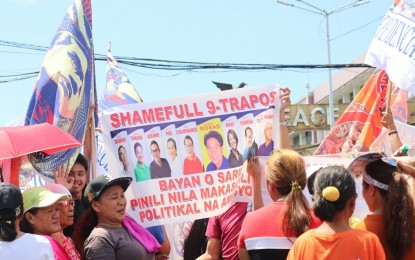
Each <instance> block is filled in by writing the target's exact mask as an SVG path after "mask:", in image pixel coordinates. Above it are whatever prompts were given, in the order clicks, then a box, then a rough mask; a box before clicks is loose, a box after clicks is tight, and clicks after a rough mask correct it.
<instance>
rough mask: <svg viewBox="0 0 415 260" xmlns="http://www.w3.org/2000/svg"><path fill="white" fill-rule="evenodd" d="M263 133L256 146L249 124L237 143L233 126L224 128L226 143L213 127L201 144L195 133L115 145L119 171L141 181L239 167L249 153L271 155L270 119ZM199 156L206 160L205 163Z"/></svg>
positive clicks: (272, 142)
mask: <svg viewBox="0 0 415 260" xmlns="http://www.w3.org/2000/svg"><path fill="white" fill-rule="evenodd" d="M263 133H264V136H263V138H261V139H263V143H262V144H261V145H260V146H259V147H258V145H257V143H256V142H255V140H254V130H253V129H252V128H251V127H249V126H248V127H246V128H245V129H244V130H243V135H244V139H245V142H244V144H240V142H239V140H240V139H239V138H238V134H237V133H236V131H235V130H234V129H228V130H227V133H226V141H227V143H225V142H224V138H223V136H222V134H221V133H220V132H219V131H215V130H212V131H209V132H207V133H206V134H205V135H204V136H203V140H200V143H199V137H198V136H197V135H196V134H194V135H186V136H184V138H183V142H182V143H177V142H176V140H175V139H174V138H172V137H169V138H167V140H166V141H165V142H162V141H160V140H148V141H140V142H137V141H132V142H131V143H129V144H127V143H125V144H122V145H119V146H118V159H119V161H120V167H121V168H122V169H121V174H122V176H125V175H128V176H131V177H133V176H134V177H135V180H136V181H137V182H140V181H145V180H149V179H157V178H167V177H180V176H183V175H186V174H193V173H201V172H208V171H215V170H223V169H228V168H233V167H237V166H241V165H242V164H243V162H244V161H245V160H246V158H247V157H248V156H249V155H259V156H269V155H270V154H271V152H272V151H273V146H274V141H273V140H272V123H271V122H266V123H265V124H264V125H263ZM201 139H202V138H201ZM163 143H164V145H163ZM179 145H182V151H184V152H183V154H184V156H179V152H178V150H179V149H178V148H179V147H180V146H179ZM241 146H243V148H242V149H240V148H238V147H241ZM147 147H148V150H147V149H146V148H147ZM201 147H203V149H205V157H206V158H204V157H203V156H202V152H201V151H202V149H201ZM183 148H184V149H183ZM224 148H225V149H224ZM130 149H131V150H132V151H133V154H134V155H135V156H134V159H135V160H134V159H133V160H134V161H135V162H134V163H133V164H132V165H134V166H133V167H132V166H131V164H130V161H131V159H129V156H128V152H127V151H130ZM163 150H164V151H163ZM148 151H150V153H151V158H150V157H148ZM166 151H167V154H166ZM226 151H229V152H228V154H229V155H228V156H226V154H225V153H226ZM240 151H242V153H241V152H240ZM181 158H182V159H181ZM201 158H202V159H205V160H204V162H205V163H203V161H202V160H201ZM150 160H151V161H150Z"/></svg>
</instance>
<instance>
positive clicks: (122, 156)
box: [118, 145, 132, 177]
mask: <svg viewBox="0 0 415 260" xmlns="http://www.w3.org/2000/svg"><path fill="white" fill-rule="evenodd" d="M118 159H119V160H120V162H121V164H122V171H121V176H120V177H125V176H129V177H132V171H131V169H130V164H129V163H128V156H127V150H126V149H125V147H124V146H122V145H120V147H118ZM130 175H131V176H130Z"/></svg>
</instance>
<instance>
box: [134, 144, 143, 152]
mask: <svg viewBox="0 0 415 260" xmlns="http://www.w3.org/2000/svg"><path fill="white" fill-rule="evenodd" d="M137 147H141V149H143V147H142V146H141V144H140V143H139V142H137V143H135V144H134V152H135V150H136V149H137Z"/></svg>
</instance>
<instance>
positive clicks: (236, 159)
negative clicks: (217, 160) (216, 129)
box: [227, 129, 244, 168]
mask: <svg viewBox="0 0 415 260" xmlns="http://www.w3.org/2000/svg"><path fill="white" fill-rule="evenodd" d="M227 137H228V144H229V147H230V148H231V150H230V152H229V157H228V164H229V168H233V167H237V166H241V165H242V164H243V163H244V161H243V158H242V154H241V153H240V152H239V151H238V135H237V134H236V132H235V130H233V129H229V130H228V134H227Z"/></svg>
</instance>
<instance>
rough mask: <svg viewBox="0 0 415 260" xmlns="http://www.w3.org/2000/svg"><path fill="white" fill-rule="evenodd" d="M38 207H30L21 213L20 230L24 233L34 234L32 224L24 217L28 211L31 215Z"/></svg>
mask: <svg viewBox="0 0 415 260" xmlns="http://www.w3.org/2000/svg"><path fill="white" fill-rule="evenodd" d="M38 210H39V208H31V209H29V210H28V211H26V212H25V213H24V214H23V218H22V221H20V225H19V226H20V230H21V231H22V232H25V233H30V234H34V233H35V230H34V229H33V227H32V225H30V223H29V221H28V220H27V218H26V214H27V213H28V212H30V213H31V214H32V215H36V213H37V211H38Z"/></svg>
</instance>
